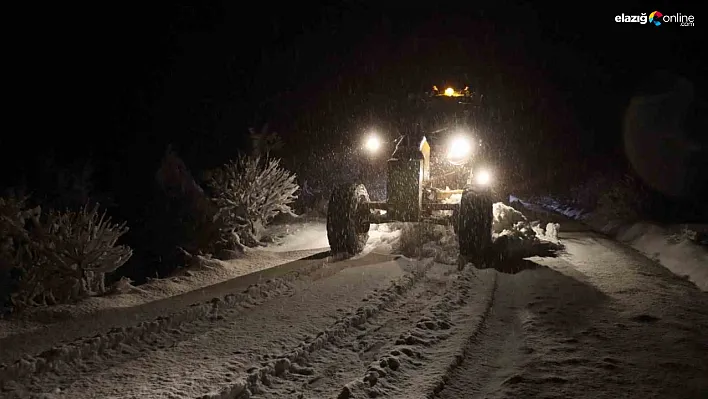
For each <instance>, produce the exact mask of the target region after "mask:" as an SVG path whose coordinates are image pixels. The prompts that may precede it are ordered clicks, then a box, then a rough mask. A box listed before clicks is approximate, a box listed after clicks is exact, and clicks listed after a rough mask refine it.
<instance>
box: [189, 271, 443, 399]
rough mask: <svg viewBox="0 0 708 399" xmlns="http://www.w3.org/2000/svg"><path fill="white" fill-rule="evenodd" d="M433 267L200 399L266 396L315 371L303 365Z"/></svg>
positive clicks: (404, 279)
mask: <svg viewBox="0 0 708 399" xmlns="http://www.w3.org/2000/svg"><path fill="white" fill-rule="evenodd" d="M432 265H433V261H432V260H428V261H425V262H424V263H423V264H422V266H421V267H420V268H419V269H416V270H414V271H413V272H412V273H408V274H406V275H404V276H403V277H401V278H400V279H398V280H396V281H394V282H393V283H392V284H391V285H390V286H389V287H388V288H386V289H384V290H382V291H379V292H377V293H375V294H370V295H369V296H368V297H367V298H366V299H367V300H366V301H365V302H366V304H365V305H363V306H361V307H359V308H358V309H357V310H356V311H355V312H354V313H353V314H350V315H346V316H344V317H341V318H339V319H338V320H337V321H336V322H335V323H334V324H332V325H331V326H330V327H329V328H327V329H325V330H322V331H320V332H319V333H318V334H317V336H316V338H315V339H313V340H311V341H309V342H307V341H303V342H301V343H300V344H299V345H298V346H297V347H295V348H292V349H291V350H289V351H287V352H286V353H284V354H282V355H277V356H275V358H274V359H273V360H270V361H267V362H264V364H262V365H261V366H260V367H254V368H252V369H250V370H249V372H248V375H247V377H246V378H243V379H239V380H237V381H233V382H230V383H227V384H223V385H222V386H221V387H218V388H216V389H215V390H213V391H212V392H209V393H207V394H205V395H202V396H200V397H199V399H234V398H251V397H254V395H258V394H259V393H267V390H268V387H269V386H272V384H273V381H274V379H275V378H278V377H281V376H283V375H284V374H285V373H291V374H309V373H311V372H312V370H311V369H310V368H308V367H307V366H303V365H302V364H303V363H306V361H307V359H308V358H309V357H310V356H312V354H313V353H314V352H316V351H319V350H321V349H323V348H325V347H326V346H327V345H328V344H330V343H333V342H336V341H338V340H341V339H342V338H345V337H347V336H348V335H350V334H352V333H355V332H357V331H359V330H358V327H361V326H363V325H364V324H365V323H366V322H367V321H369V320H371V319H372V318H373V317H375V316H376V315H378V314H379V313H380V312H382V311H383V310H385V309H387V308H389V307H390V306H392V305H394V304H396V303H398V301H399V300H400V299H402V298H403V297H404V296H405V295H406V294H407V293H408V292H409V291H410V290H411V289H412V288H413V287H414V286H415V285H416V284H418V283H419V282H420V280H421V279H422V278H423V277H424V276H425V275H426V274H427V272H428V271H429V269H430V267H431V266H432Z"/></svg>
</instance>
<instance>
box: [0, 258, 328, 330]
mask: <svg viewBox="0 0 708 399" xmlns="http://www.w3.org/2000/svg"><path fill="white" fill-rule="evenodd" d="M316 252H317V251H316V250H302V251H297V250H293V251H288V252H285V251H282V252H278V253H272V252H271V253H269V252H266V251H262V250H257V249H249V250H247V251H246V252H245V253H244V254H243V256H242V257H241V258H239V259H234V260H230V261H220V260H217V259H206V258H200V261H199V262H197V264H194V265H192V266H189V267H186V268H184V269H180V270H179V271H178V272H177V273H176V274H175V275H174V276H171V277H167V278H164V279H154V280H150V281H149V282H147V283H146V284H143V285H140V286H137V287H134V286H132V285H130V284H129V283H128V282H124V283H123V284H121V289H120V290H119V291H118V292H115V293H113V294H110V295H105V296H100V297H90V298H87V299H85V300H83V301H81V302H79V303H75V304H64V305H56V306H49V307H41V308H30V309H27V310H26V311H25V312H24V313H23V314H22V315H20V316H19V317H21V319H18V318H10V319H6V320H0V338H4V337H7V336H10V335H16V334H22V333H27V332H30V331H35V330H38V329H42V328H46V326H47V324H52V323H56V322H60V321H62V320H67V319H73V318H78V317H81V316H85V315H89V314H93V313H96V312H100V311H105V310H108V309H117V308H127V307H134V306H139V305H143V304H145V303H148V302H153V301H157V300H161V299H164V298H169V297H174V296H177V295H180V294H184V293H186V292H190V291H194V290H198V289H201V288H204V287H207V286H210V285H214V284H218V283H221V282H223V281H226V280H230V279H232V278H236V277H240V276H243V275H246V274H251V273H255V272H257V271H260V270H263V269H268V268H272V267H275V266H279V265H282V264H284V263H288V262H291V261H294V260H297V259H301V258H304V257H307V256H310V255H313V254H315V253H316Z"/></svg>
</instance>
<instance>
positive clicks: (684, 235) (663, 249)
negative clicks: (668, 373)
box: [517, 197, 708, 291]
mask: <svg viewBox="0 0 708 399" xmlns="http://www.w3.org/2000/svg"><path fill="white" fill-rule="evenodd" d="M517 200H518V199H517ZM519 201H520V202H521V203H522V204H524V206H527V207H534V206H540V207H541V208H544V209H547V210H551V211H554V212H557V213H560V214H562V215H564V216H567V217H569V218H571V219H575V220H578V221H581V222H583V223H585V224H586V225H588V226H589V227H591V228H592V229H594V230H596V231H599V232H602V233H604V234H607V235H610V236H612V237H614V238H615V239H617V240H618V241H620V242H623V243H625V244H627V245H629V246H631V247H632V248H634V249H636V250H637V251H639V252H641V253H642V254H644V255H645V256H647V257H649V258H650V259H653V260H654V261H656V262H658V263H660V264H661V265H662V266H664V267H666V268H667V269H669V270H670V271H671V272H672V273H674V274H676V275H678V276H681V277H685V278H687V279H688V280H690V281H692V282H693V283H694V284H696V286H698V288H700V289H701V290H703V291H708V249H706V248H707V247H706V243H705V242H701V240H703V241H705V238H703V239H701V238H700V237H701V234H699V233H703V234H705V233H706V232H708V225H687V224H683V225H669V226H660V225H658V224H655V223H651V222H637V223H627V222H625V221H622V220H608V219H606V218H602V217H600V216H598V215H596V214H593V213H592V212H587V211H584V210H582V209H575V208H573V207H570V206H567V205H564V204H562V203H560V202H559V201H557V200H555V199H553V198H549V197H543V198H535V199H532V200H530V201H528V202H525V201H521V200H519Z"/></svg>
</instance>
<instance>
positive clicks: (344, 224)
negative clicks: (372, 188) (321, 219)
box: [327, 184, 370, 255]
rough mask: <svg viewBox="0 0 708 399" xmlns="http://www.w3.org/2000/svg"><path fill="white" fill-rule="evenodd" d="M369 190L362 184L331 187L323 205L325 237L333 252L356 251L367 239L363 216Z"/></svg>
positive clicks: (367, 225) (352, 252) (367, 226)
mask: <svg viewBox="0 0 708 399" xmlns="http://www.w3.org/2000/svg"><path fill="white" fill-rule="evenodd" d="M367 202H369V193H368V192H367V191H366V187H364V185H363V184H343V185H340V186H337V187H336V188H335V189H334V191H332V196H331V197H330V200H329V206H328V207H327V239H328V241H329V247H330V249H331V251H332V253H333V254H338V253H347V254H349V255H356V254H358V253H361V251H363V250H364V246H365V245H366V241H368V239H369V227H370V224H369V222H368V220H366V213H367V212H368V208H366V207H365V204H366V203H367Z"/></svg>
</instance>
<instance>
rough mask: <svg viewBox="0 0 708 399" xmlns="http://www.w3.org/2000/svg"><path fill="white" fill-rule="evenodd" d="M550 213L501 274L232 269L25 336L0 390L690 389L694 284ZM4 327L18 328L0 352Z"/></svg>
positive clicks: (702, 328) (468, 393) (483, 394)
mask: <svg viewBox="0 0 708 399" xmlns="http://www.w3.org/2000/svg"><path fill="white" fill-rule="evenodd" d="M562 223H563V226H564V227H563V228H562V229H561V235H560V238H561V240H562V242H563V243H564V244H565V251H564V252H563V253H561V254H560V255H559V256H558V257H556V258H538V257H532V258H528V259H525V260H519V261H517V262H516V264H515V265H514V266H515V267H514V269H516V270H517V271H518V272H517V273H515V274H502V273H498V272H497V271H495V270H491V269H485V270H477V269H474V268H471V267H469V266H468V267H467V268H466V269H465V270H464V271H463V272H462V273H460V272H458V271H457V270H456V266H454V265H447V264H442V263H436V262H433V261H432V260H431V259H410V258H407V257H402V256H397V255H395V254H388V253H383V252H388V251H381V250H377V249H376V248H369V253H368V254H365V255H363V256H359V257H357V258H356V259H350V260H344V261H334V260H332V259H330V258H328V257H325V256H315V257H314V258H312V259H309V260H306V261H298V262H299V263H294V264H290V266H287V265H286V266H285V268H286V269H288V270H290V273H289V274H288V273H286V274H283V273H280V274H273V275H272V276H271V277H272V279H271V280H267V281H259V285H252V286H250V288H248V290H246V291H245V292H243V288H241V287H243V284H239V283H238V281H239V279H235V280H232V281H230V282H228V283H225V284H229V285H227V286H223V285H222V288H219V289H214V290H213V292H210V291H209V289H203V290H202V293H201V294H200V297H199V298H200V299H197V298H196V297H195V298H193V299H194V301H195V302H196V305H195V306H186V307H185V306H182V305H180V306H176V307H175V308H174V309H172V310H170V309H169V308H168V307H166V306H164V305H163V306H162V307H161V308H160V309H161V310H162V312H163V313H161V316H162V317H160V318H159V319H154V320H153V319H149V320H153V321H145V320H148V319H146V318H145V317H143V316H140V315H139V314H138V313H136V314H135V317H136V319H135V321H134V322H133V323H132V324H133V325H134V327H132V328H131V327H126V325H129V324H131V323H129V322H127V321H126V322H124V323H123V324H122V325H121V327H123V328H122V329H117V330H113V331H112V332H109V331H108V328H107V326H102V328H104V329H103V330H101V328H96V329H94V330H87V329H86V328H87V327H83V328H84V330H82V331H91V335H89V336H88V337H87V338H86V339H84V340H82V341H80V342H79V343H76V342H75V343H73V344H70V345H64V346H58V347H56V348H55V349H54V350H47V349H49V348H48V347H46V345H45V346H42V345H40V344H38V346H36V347H37V348H38V350H37V351H36V352H34V353H28V355H34V356H30V357H28V358H27V359H26V360H24V361H20V362H8V364H10V365H9V366H8V367H6V368H5V369H3V370H0V387H1V388H2V391H0V396H1V397H3V398H4V397H7V398H13V397H29V396H32V395H38V394H47V395H48V396H46V397H57V398H77V399H80V398H199V397H205V398H247V397H250V398H370V397H391V398H427V397H440V398H618V397H622V398H641V399H644V398H654V397H656V398H705V397H708V295H707V294H706V293H704V292H701V291H699V290H698V289H697V288H696V287H695V286H694V285H692V284H691V283H690V282H688V281H686V280H683V279H680V278H678V277H676V276H675V275H673V274H671V272H669V271H668V270H667V269H665V268H663V267H662V266H660V265H658V264H657V263H654V262H653V261H651V260H649V259H647V258H646V257H644V256H642V255H640V254H639V253H637V252H636V251H634V250H632V249H629V248H628V247H625V246H623V245H621V244H618V243H616V242H614V241H611V240H609V239H607V238H604V237H602V236H600V235H597V234H595V233H592V232H590V231H588V230H587V229H585V228H584V227H583V226H582V225H579V224H577V223H571V222H567V221H563V222H562ZM563 231H566V232H563ZM307 241H308V242H312V243H316V244H317V245H320V243H321V240H318V239H317V238H316V237H314V238H311V239H308V240H307ZM374 241H375V242H376V243H377V245H379V246H380V247H386V248H390V245H389V246H382V245H381V243H382V242H384V243H385V240H382V239H381V237H380V235H379V236H378V237H376V240H374ZM313 245H315V244H313ZM296 246H297V245H295V244H292V243H291V244H290V246H286V247H283V249H287V250H292V249H295V247H296ZM292 265H295V266H292ZM245 278H248V276H246V277H242V278H240V279H241V280H243V279H245ZM224 287H231V290H229V289H226V288H224ZM209 295H210V296H211V297H214V298H218V299H214V300H210V301H205V300H206V299H208V297H209ZM202 298H203V299H202ZM165 301H167V302H166V303H169V301H170V299H168V300H165ZM180 303H182V304H183V303H185V302H184V298H183V299H182V300H181V302H180ZM136 312H139V309H136ZM124 317H130V316H128V315H127V314H126V315H125V316H124ZM67 323H69V322H67ZM76 323H79V322H78V321H77V322H76ZM64 328H65V329H67V330H71V326H70V325H69V324H65V325H64ZM94 334H98V335H96V336H93V335H94ZM74 335H75V334H74ZM73 338H75V337H72V339H73ZM10 339H11V340H14V341H10ZM11 342H15V343H21V342H22V337H21V336H19V337H18V336H11V337H9V338H6V339H2V340H0V352H4V351H5V348H6V345H8V344H9V343H11ZM59 343H61V341H59V342H55V343H53V344H52V345H51V346H56V345H57V344H59ZM25 347H29V345H25ZM41 351H44V353H43V354H42V355H41V356H37V355H38V353H39V352H41ZM11 352H12V354H13V355H12V356H10V355H3V356H2V357H3V358H4V359H5V360H16V358H17V356H19V355H15V353H16V352H17V351H11ZM8 353H10V352H8ZM13 357H15V359H12V358H13Z"/></svg>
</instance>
